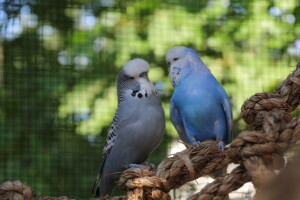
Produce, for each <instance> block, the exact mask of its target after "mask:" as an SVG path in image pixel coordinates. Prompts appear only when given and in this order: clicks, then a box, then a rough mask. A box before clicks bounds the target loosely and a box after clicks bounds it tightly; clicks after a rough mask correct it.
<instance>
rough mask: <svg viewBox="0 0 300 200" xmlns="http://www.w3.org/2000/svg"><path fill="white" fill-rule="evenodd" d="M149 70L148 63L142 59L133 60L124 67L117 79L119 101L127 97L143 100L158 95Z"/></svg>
mask: <svg viewBox="0 0 300 200" xmlns="http://www.w3.org/2000/svg"><path fill="white" fill-rule="evenodd" d="M149 68H150V67H149V64H148V62H146V61H145V60H143V59H140V58H135V59H132V60H130V61H128V62H127V63H126V64H125V65H124V67H123V68H122V70H121V71H120V72H119V75H118V78H117V90H118V99H119V100H123V99H124V98H126V97H137V98H142V97H148V96H150V95H152V94H156V93H155V88H154V86H153V84H152V82H151V81H150V80H149V78H148V72H149ZM141 91H143V94H142V93H141ZM146 93H147V94H146ZM141 95H142V97H141Z"/></svg>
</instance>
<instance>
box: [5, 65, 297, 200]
mask: <svg viewBox="0 0 300 200" xmlns="http://www.w3.org/2000/svg"><path fill="white" fill-rule="evenodd" d="M299 104H300V63H298V65H297V66H296V70H295V71H294V72H293V73H291V74H290V75H289V76H288V77H287V79H286V80H284V81H283V82H281V83H280V84H279V86H278V88H277V90H276V91H275V93H258V94H255V95H253V96H252V97H250V98H249V99H248V100H247V101H245V103H244V104H243V106H242V108H241V115H242V117H243V119H244V120H245V122H246V123H248V124H249V125H251V126H253V127H254V130H255V131H243V132H241V133H240V134H239V135H238V136H237V138H236V139H234V140H233V141H232V143H231V145H230V148H229V149H226V150H225V151H224V152H222V151H221V150H220V149H219V148H218V146H217V144H216V142H215V141H206V142H202V143H200V144H199V145H196V146H190V147H188V148H187V149H186V150H184V151H182V152H179V153H176V154H174V155H172V156H171V157H169V158H167V159H165V160H163V161H162V162H161V163H160V165H159V166H158V168H157V170H156V171H150V170H148V169H139V168H138V169H136V168H134V169H129V170H126V171H124V173H123V174H122V177H121V178H120V181H119V183H120V185H121V188H123V189H125V190H127V196H124V197H105V198H102V199H163V200H165V199H167V200H168V199H170V196H169V195H168V192H169V191H170V190H171V189H173V188H178V187H180V186H182V185H183V184H185V183H186V182H189V181H191V180H195V179H196V178H198V177H201V176H204V175H208V174H211V173H212V172H214V171H216V170H217V169H221V168H223V167H226V166H227V165H228V164H229V163H230V162H234V163H238V164H240V165H239V166H238V167H236V168H235V169H234V170H233V171H232V172H231V173H230V174H226V175H223V176H221V177H219V178H217V179H216V180H215V181H214V182H212V183H210V184H208V185H206V187H205V188H203V189H202V190H201V191H200V192H199V193H196V194H194V195H193V196H191V197H190V198H189V200H195V199H201V200H211V199H214V200H219V199H225V198H226V196H227V195H228V194H229V193H230V192H231V191H234V190H236V189H238V188H239V187H241V186H242V185H243V184H244V183H246V182H248V181H252V182H253V184H254V186H255V187H256V189H257V191H258V196H259V195H261V194H264V192H265V191H267V188H268V186H269V185H270V184H271V183H273V181H274V180H276V178H277V176H276V175H275V174H274V169H281V168H282V167H283V166H284V159H283V154H284V152H285V151H286V150H288V149H289V148H291V147H292V146H293V145H295V143H296V142H297V141H298V140H299V139H300V116H299V117H297V118H295V119H293V120H292V117H291V115H290V112H292V111H293V110H295V109H296V108H297V106H298V105H299ZM4 184H5V183H4ZM8 185H12V187H10V188H8V187H3V184H2V185H0V197H2V195H3V194H4V195H16V194H15V193H17V195H21V196H22V197H23V199H34V192H33V191H32V190H30V189H28V187H26V186H23V185H22V186H21V185H20V184H19V185H18V184H16V183H15V182H10V183H9V184H8ZM15 187H16V188H21V189H16V188H15ZM7 188H8V189H7ZM27 190H30V191H31V192H28V191H27ZM26 191H27V192H26ZM28 194H32V196H33V197H31V198H29V197H28ZM26 195H27V196H26ZM6 197H11V198H7V199H12V197H13V196H6ZM42 198H43V197H42ZM47 198H48V197H46V199H47ZM60 198H66V197H60ZM0 199H1V198H0ZM2 199H5V198H2ZM20 199H21V198H20ZM40 199H41V198H40ZM49 199H51V198H50V197H49ZM66 199H67V198H66Z"/></svg>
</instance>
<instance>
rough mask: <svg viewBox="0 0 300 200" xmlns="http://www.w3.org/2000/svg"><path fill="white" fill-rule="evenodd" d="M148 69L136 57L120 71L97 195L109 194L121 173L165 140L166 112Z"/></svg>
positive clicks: (95, 186)
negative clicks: (116, 100) (115, 107)
mask: <svg viewBox="0 0 300 200" xmlns="http://www.w3.org/2000/svg"><path fill="white" fill-rule="evenodd" d="M148 71H149V64H148V63H147V62H146V61H145V60H142V59H138V58H136V59H133V60H130V61H128V62H127V63H126V64H125V66H124V67H123V68H122V70H121V71H120V72H119V75H118V78H117V94H118V108H117V110H116V113H115V116H114V118H113V120H112V124H111V126H110V131H109V133H108V136H107V140H106V145H105V147H104V149H103V161H102V165H101V168H100V171H99V174H98V177H97V180H96V182H95V184H94V187H93V192H94V196H95V197H99V196H100V197H103V196H106V195H110V194H111V192H112V190H113V188H114V186H115V184H116V182H117V181H118V179H119V177H120V175H121V174H122V172H123V171H124V170H125V169H126V168H127V167H129V166H131V165H133V166H136V165H134V164H141V163H143V162H145V161H146V159H147V158H148V156H149V154H150V153H151V152H152V151H153V150H154V149H156V148H157V147H158V145H159V143H160V142H161V141H162V139H163V136H164V132H165V115H164V111H163V108H162V104H161V101H160V98H159V96H158V93H157V92H156V90H155V88H154V86H153V84H152V82H151V81H149V79H148Z"/></svg>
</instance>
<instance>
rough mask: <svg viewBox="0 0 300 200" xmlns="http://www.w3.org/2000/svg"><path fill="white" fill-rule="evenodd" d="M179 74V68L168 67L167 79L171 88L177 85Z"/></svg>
mask: <svg viewBox="0 0 300 200" xmlns="http://www.w3.org/2000/svg"><path fill="white" fill-rule="evenodd" d="M180 73H181V68H179V67H170V73H169V79H170V82H171V84H172V86H173V87H175V86H176V85H177V82H178V78H179V76H180Z"/></svg>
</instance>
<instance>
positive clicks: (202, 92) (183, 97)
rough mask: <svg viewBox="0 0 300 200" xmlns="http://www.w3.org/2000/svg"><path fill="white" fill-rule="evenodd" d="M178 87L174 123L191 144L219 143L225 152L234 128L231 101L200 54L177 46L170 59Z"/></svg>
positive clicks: (172, 81)
mask: <svg viewBox="0 0 300 200" xmlns="http://www.w3.org/2000/svg"><path fill="white" fill-rule="evenodd" d="M166 60H167V63H168V64H169V65H170V74H169V78H170V81H171V83H172V85H173V86H174V93H173V96H172V99H171V103H170V109H171V121H172V123H173V125H174V126H175V128H176V130H177V132H178V134H179V136H180V138H181V139H182V140H183V141H184V142H185V143H187V144H197V143H198V142H202V141H204V140H209V139H210V140H217V141H218V142H219V143H218V145H219V147H220V148H221V149H222V150H224V145H225V144H227V143H228V140H229V137H230V134H231V128H232V113H231V105H230V100H229V97H228V95H227V93H226V92H225V90H224V89H223V87H222V86H221V85H220V84H219V83H218V81H217V80H216V79H215V77H214V76H213V74H212V73H211V72H210V70H209V69H208V68H207V67H206V66H205V65H204V64H203V62H202V61H201V59H200V58H199V56H198V55H197V53H196V52H195V51H194V50H192V49H189V48H186V47H174V48H172V49H171V50H169V51H168V53H167V56H166Z"/></svg>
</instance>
